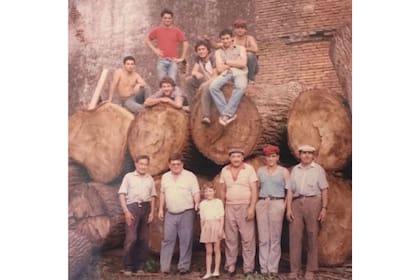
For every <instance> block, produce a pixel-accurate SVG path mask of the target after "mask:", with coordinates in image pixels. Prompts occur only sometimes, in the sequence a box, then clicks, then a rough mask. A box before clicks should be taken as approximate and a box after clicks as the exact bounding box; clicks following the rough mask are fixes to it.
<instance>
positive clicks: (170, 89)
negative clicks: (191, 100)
mask: <svg viewBox="0 0 420 280" xmlns="http://www.w3.org/2000/svg"><path fill="white" fill-rule="evenodd" d="M159 86H160V89H159V90H158V91H157V92H156V93H154V94H153V95H151V96H149V97H148V98H147V99H146V101H144V106H146V107H151V106H154V105H157V104H159V103H166V104H169V105H171V106H173V107H175V108H177V109H180V108H182V104H183V101H184V97H183V95H182V91H181V89H180V88H179V87H177V86H175V81H174V80H172V78H170V77H164V78H163V79H162V80H161V81H160V82H159Z"/></svg>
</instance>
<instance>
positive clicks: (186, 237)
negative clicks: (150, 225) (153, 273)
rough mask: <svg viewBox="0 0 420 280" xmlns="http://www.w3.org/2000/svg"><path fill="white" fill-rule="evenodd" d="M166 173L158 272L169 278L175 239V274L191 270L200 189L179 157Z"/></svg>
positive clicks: (164, 176) (161, 194)
mask: <svg viewBox="0 0 420 280" xmlns="http://www.w3.org/2000/svg"><path fill="white" fill-rule="evenodd" d="M169 169H170V171H168V172H166V173H165V174H163V176H162V181H161V190H160V199H159V219H161V220H164V228H163V229H164V232H163V241H162V246H161V250H160V270H161V272H163V273H164V274H169V272H170V267H171V260H172V255H173V252H174V247H175V242H176V238H177V236H178V238H179V261H178V271H179V273H180V274H181V275H183V274H187V273H189V270H190V266H191V255H192V243H193V226H194V219H195V215H196V212H195V211H197V210H198V205H199V203H200V188H199V185H198V180H197V177H196V176H195V175H194V174H193V173H192V172H190V171H188V170H185V169H184V165H183V162H182V155H181V154H179V153H175V154H173V155H171V156H170V158H169ZM165 205H166V214H165V218H164V215H163V213H164V211H163V209H164V206H165ZM194 210H195V211H194Z"/></svg>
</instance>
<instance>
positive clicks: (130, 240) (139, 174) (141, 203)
mask: <svg viewBox="0 0 420 280" xmlns="http://www.w3.org/2000/svg"><path fill="white" fill-rule="evenodd" d="M149 161H150V159H149V157H148V156H146V155H141V156H139V157H138V158H137V160H136V162H135V166H136V170H135V171H133V172H130V173H127V174H126V175H125V176H124V179H123V181H122V183H121V186H120V189H119V191H118V193H119V197H120V203H121V207H122V208H123V211H124V216H125V221H126V227H125V234H126V236H125V242H124V274H126V275H131V274H132V273H133V272H134V273H141V272H142V271H143V267H144V262H145V260H146V258H147V256H148V228H147V225H148V224H149V223H151V222H152V220H153V215H154V211H153V210H154V206H155V197H156V189H155V182H154V180H153V178H152V176H150V175H149V174H147V170H148V168H149Z"/></svg>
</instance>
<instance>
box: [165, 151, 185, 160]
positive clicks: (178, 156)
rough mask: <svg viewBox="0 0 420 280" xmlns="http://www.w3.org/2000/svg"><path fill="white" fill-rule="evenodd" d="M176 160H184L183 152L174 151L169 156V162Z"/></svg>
mask: <svg viewBox="0 0 420 280" xmlns="http://www.w3.org/2000/svg"><path fill="white" fill-rule="evenodd" d="M174 160H179V161H181V162H184V158H183V156H182V154H181V153H173V154H172V155H171V156H170V157H169V160H168V161H169V162H171V161H174Z"/></svg>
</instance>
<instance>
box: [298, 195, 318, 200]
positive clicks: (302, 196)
mask: <svg viewBox="0 0 420 280" xmlns="http://www.w3.org/2000/svg"><path fill="white" fill-rule="evenodd" d="M307 197H317V195H299V196H295V197H293V199H292V200H295V199H301V198H307Z"/></svg>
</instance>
